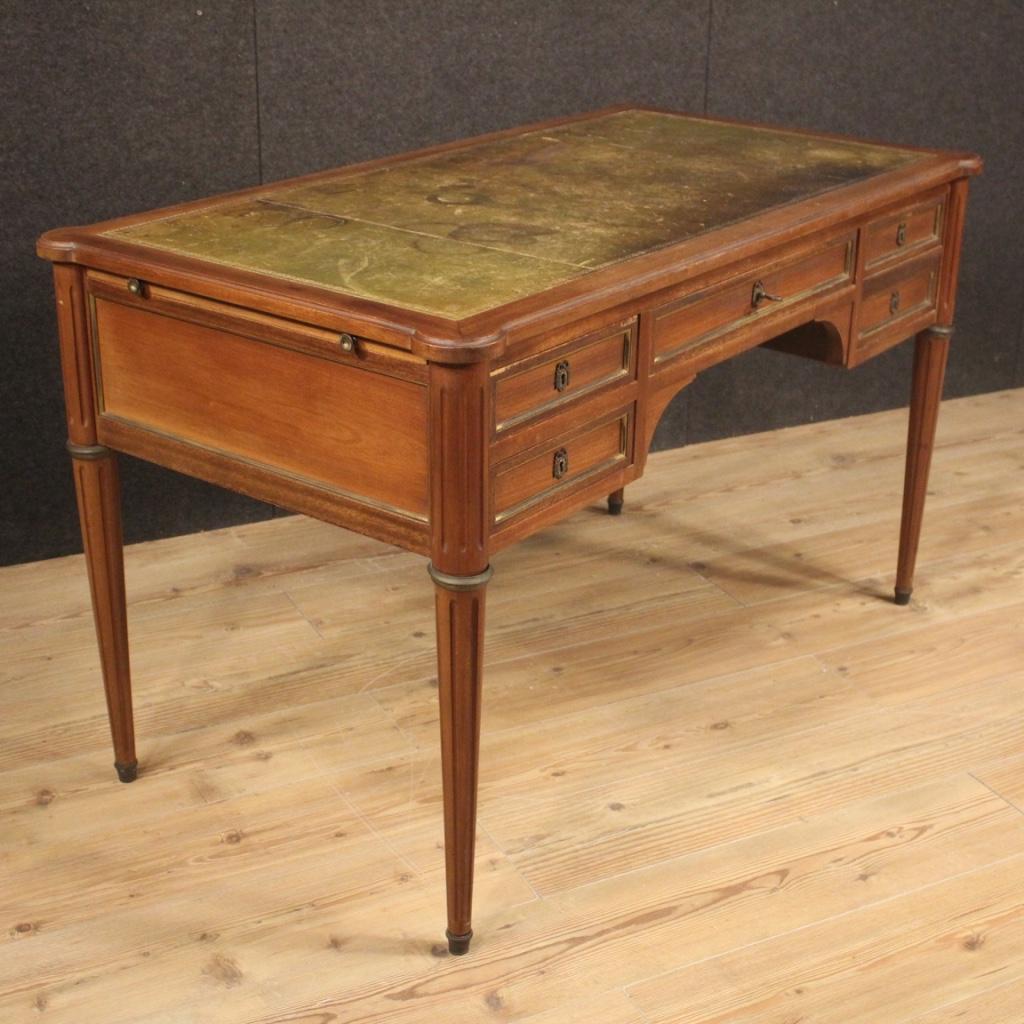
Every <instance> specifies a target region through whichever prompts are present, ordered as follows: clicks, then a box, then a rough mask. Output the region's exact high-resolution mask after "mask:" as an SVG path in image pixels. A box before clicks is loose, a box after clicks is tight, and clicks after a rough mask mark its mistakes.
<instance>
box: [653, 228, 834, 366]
mask: <svg viewBox="0 0 1024 1024" xmlns="http://www.w3.org/2000/svg"><path fill="white" fill-rule="evenodd" d="M853 242H854V236H853V235H852V234H850V235H844V236H842V237H840V238H838V239H833V240H832V241H831V242H830V243H828V244H826V245H825V246H824V247H823V248H818V249H815V250H813V251H811V252H804V253H803V254H801V255H794V256H792V257H789V258H787V257H785V256H781V257H780V258H779V259H777V260H773V261H772V262H771V263H770V264H768V265H767V266H766V267H765V269H763V270H759V271H758V270H755V271H751V272H750V273H747V274H743V275H741V276H739V277H736V278H733V279H731V280H730V281H727V282H725V283H724V284H718V285H714V286H712V287H710V288H705V289H701V290H700V291H698V292H697V293H696V294H693V295H687V296H686V297H685V298H682V299H679V300H677V301H675V302H672V303H669V304H668V305H665V306H662V307H661V308H660V309H657V310H655V311H654V314H653V319H654V362H655V365H656V366H657V365H658V364H659V363H662V362H665V361H667V360H670V359H676V358H677V357H679V356H683V355H687V354H696V353H698V352H701V353H703V352H704V351H705V349H706V348H707V347H708V346H712V345H717V343H718V341H719V339H720V338H722V337H723V336H725V335H727V334H731V333H732V332H733V331H737V330H739V329H740V328H743V327H751V326H754V325H758V326H764V327H765V328H766V329H767V328H768V325H769V324H770V323H772V322H773V321H774V320H776V319H782V317H783V316H784V315H787V314H788V311H789V310H790V309H791V308H792V307H793V306H794V305H796V304H797V303H799V302H801V301H803V300H807V299H810V298H811V297H812V296H818V295H821V294H823V293H825V292H830V291H833V290H834V289H836V288H838V287H840V286H842V285H843V284H847V283H849V282H851V281H852V280H853V251H854V245H853ZM762 333H763V332H762ZM731 354H734V353H732V352H723V353H722V357H723V358H725V357H726V356H727V355H731Z"/></svg>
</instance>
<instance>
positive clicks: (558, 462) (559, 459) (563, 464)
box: [551, 448, 569, 480]
mask: <svg viewBox="0 0 1024 1024" xmlns="http://www.w3.org/2000/svg"><path fill="white" fill-rule="evenodd" d="M568 472H569V453H568V452H567V451H566V450H565V449H564V448H559V449H558V451H557V452H555V458H554V461H553V463H552V465H551V475H552V476H553V477H554V478H555V479H556V480H561V479H562V477H563V476H565V474H566V473H568Z"/></svg>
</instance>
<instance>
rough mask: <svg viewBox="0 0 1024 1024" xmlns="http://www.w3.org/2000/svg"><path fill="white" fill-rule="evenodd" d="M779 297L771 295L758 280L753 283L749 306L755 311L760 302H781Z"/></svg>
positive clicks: (762, 282)
mask: <svg viewBox="0 0 1024 1024" xmlns="http://www.w3.org/2000/svg"><path fill="white" fill-rule="evenodd" d="M781 301H782V296H781V295H772V293H771V292H770V291H768V289H767V288H765V286H764V281H762V280H761V279H760V278H758V280H756V281H755V282H754V288H753V291H751V293H750V304H751V305H752V306H753V307H754V309H757V308H758V307H759V306H760V305H761V303H762V302H781Z"/></svg>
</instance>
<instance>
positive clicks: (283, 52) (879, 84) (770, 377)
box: [0, 0, 1024, 563]
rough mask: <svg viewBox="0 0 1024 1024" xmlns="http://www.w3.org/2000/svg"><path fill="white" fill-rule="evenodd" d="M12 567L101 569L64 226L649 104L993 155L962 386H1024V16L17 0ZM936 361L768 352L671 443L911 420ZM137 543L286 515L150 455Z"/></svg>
mask: <svg viewBox="0 0 1024 1024" xmlns="http://www.w3.org/2000/svg"><path fill="white" fill-rule="evenodd" d="M0 40H2V42H0V47H2V49H0V58H2V59H0V96H2V97H3V103H2V105H0V260H2V264H3V276H2V280H3V290H2V293H0V302H2V303H3V317H2V320H0V336H2V345H3V349H2V350H3V354H4V357H5V358H4V374H3V378H2V380H3V384H2V389H3V393H2V395H0V430H2V434H0V436H2V437H3V439H4V442H5V443H4V444H3V445H2V451H3V455H2V458H3V461H4V466H3V475H4V481H5V486H4V487H3V488H0V563H9V562H20V561H27V560H31V559H37V558H45V557H49V556H53V555H58V554H63V553H66V552H71V551H76V550H79V540H78V529H77V522H76V515H75V511H74V495H73V491H72V487H71V475H70V472H69V469H68V466H67V457H66V455H65V454H64V451H63V441H64V436H65V429H64V425H63V421H62V410H61V396H60V383H59V377H58V367H57V348H56V342H55V334H54V320H53V312H52V296H51V292H50V279H49V269H48V267H47V266H46V265H45V264H43V263H42V262H41V261H39V260H37V259H36V258H35V257H34V255H33V244H34V240H35V238H36V236H37V235H38V234H40V233H41V232H42V231H44V230H46V229H47V228H50V227H56V226H60V225H64V224H74V223H87V222H90V221H94V220H98V219H101V218H104V217H111V216H115V215H118V214H123V213H129V212H132V211H135V210H140V209H145V208H148V207H152V206H157V205H162V204H166V203H171V202H176V201H180V200H185V199H190V198H195V197H199V196H202V195H206V194H209V193H213V192H217V191H221V190H225V189H230V188H236V187H240V186H243V185H250V184H253V183H255V182H258V181H261V180H265V181H269V180H273V179H275V178H280V177H284V176H287V175H292V174H297V173H300V172H303V171H309V170H314V169H316V168H320V167H324V166H330V165H332V164H339V163H345V162H350V161H354V160H360V159H366V158H369V157H374V156H381V155H385V154H388V153H395V152H400V151H402V150H405V149H409V148H411V147H415V146H422V145H427V144H430V143H434V142H441V141H444V140H447V139H453V138H457V137H459V136H462V135H466V134H471V133H475V132H483V131H488V130H493V129H496V128H503V127H508V126H511V125H515V124H518V123H522V122H524V121H530V120H536V119H539V118H543V117H549V116H554V115H557V114H563V113H572V112H575V111H580V110H585V109H588V108H592V107H597V106H602V105H607V104H610V103H615V102H620V101H625V100H632V101H637V102H647V103H655V104H661V105H665V106H671V107H678V108H681V109H688V110H693V111H697V112H708V113H711V114H722V115H727V116H734V117H744V118H751V119H761V120H766V121H775V122H780V123H789V124H793V125H801V126H805V127H809V128H818V129H823V130H832V131H841V132H850V133H855V134H861V135H865V136H867V137H873V138H878V139H890V140H892V141H897V142H906V143H918V144H921V145H935V146H942V147H950V148H956V147H958V148H965V149H975V150H977V151H979V152H981V153H982V154H983V156H984V157H985V159H986V162H987V173H986V174H985V175H984V176H983V177H982V178H981V179H979V180H978V181H977V183H976V186H975V189H974V192H973V194H972V199H971V204H970V208H969V211H968V239H967V249H966V252H965V260H964V266H963V272H962V284H961V299H960V307H959V315H958V333H957V338H956V342H955V352H954V355H953V357H952V361H951V366H950V373H949V384H948V387H947V394H949V395H962V394H969V393H972V392H980V391H987V390H992V389H995V388H1001V387H1008V386H1011V385H1015V384H1016V385H1020V384H1024V290H1022V286H1021V284H1020V279H1019V277H1018V271H1017V268H1018V267H1020V266H1021V265H1024V216H1022V215H1024V191H1022V190H1021V189H1020V188H1019V186H1018V187H1016V188H1015V187H1013V185H1014V184H1015V183H1013V182H1012V178H1011V175H1012V174H1013V173H1014V171H1015V170H1016V169H1017V168H1018V167H1019V166H1021V163H1022V161H1024V118H1021V116H1020V103H1021V99H1020V98H1021V96H1022V95H1024V62H1022V61H1021V54H1022V53H1024V5H1022V4H1021V3H1020V2H1019V0H994V2H974V0H961V2H948V0H943V2H936V0H932V2H929V3H927V4H926V3H911V2H906V3H892V2H891V0H782V2H779V3H774V4H771V5H767V4H765V3H764V2H763V0H692V2H690V0H677V2H657V0H637V2H630V0H615V2H611V0H586V2H580V0H561V2H557V0H548V2H540V0H534V2H527V0H501V2H499V0H436V2H435V3H423V2H422V0H419V2H416V0H192V2H190V3H184V2H182V0H161V2H160V3H159V4H154V3H140V2H137V0H92V2H89V3H85V2H75V0H0ZM908 355H909V352H908V347H907V346H902V347H900V348H899V349H897V350H895V351H893V352H890V353H888V354H887V355H885V356H883V357H881V358H879V359H877V360H875V361H874V362H872V363H869V364H868V365H867V366H866V367H864V368H862V369H861V370H859V371H857V372H856V373H841V372H837V371H835V370H831V369H828V368H826V367H822V366H819V365H817V364H814V363H807V362H804V361H801V360H794V359H790V358H788V357H785V356H780V355H778V354H776V353H769V352H762V351H755V352H752V353H749V354H748V355H746V356H743V357H741V358H740V359H737V360H734V361H732V362H730V363H728V364H726V365H724V366H720V367H717V368H715V369H713V370H711V371H709V372H708V373H706V374H704V375H702V376H701V377H700V378H699V379H698V380H697V382H696V383H695V384H694V385H693V386H692V387H691V388H689V389H688V390H687V391H685V392H684V393H683V394H682V395H680V396H679V398H678V399H677V400H676V402H675V403H674V404H673V406H672V407H671V408H670V410H669V411H668V413H667V414H666V416H665V418H664V420H663V421H662V424H661V426H660V428H659V431H658V434H657V437H656V440H655V444H656V446H658V447H671V446H675V445H680V444H685V443H687V442H694V441H702V440H708V439H710V438H713V437H721V436H724V435H728V434H735V433H744V432H749V431H754V430H763V429H768V428H771V427H775V426H781V425H784V424H790V423H799V422H805V421H808V420H817V419H828V418H831V417H834V416H841V415H847V414H850V413H856V412H866V411H869V410H874V409H881V408H888V407H892V406H897V405H902V404H903V403H904V402H905V400H906V392H907V383H908V374H909V360H908ZM124 462H125V473H124V477H125V526H126V535H127V538H128V539H129V540H140V539H143V538H149V537H158V536H166V535H169V534H174V533H184V532H189V531H192V530H198V529H205V528H211V527H215V526H221V525H225V524H228V523H235V522H241V521H244V520H252V519H259V518H264V517H267V516H270V515H273V514H274V510H272V509H270V508H269V507H267V506H264V505H260V504H258V503H256V502H252V501H249V500H247V499H245V498H241V497H239V496H237V495H233V494H229V493H228V492H225V491H220V490H217V489H215V488H211V487H208V486H206V485H204V484H200V483H198V482H197V481H192V480H188V479H186V478H184V477H180V476H177V475H175V474H172V473H170V472H167V471H164V470H160V469H158V468H156V467H153V466H147V465H145V464H143V463H139V462H135V461H134V460H129V459H125V460H124Z"/></svg>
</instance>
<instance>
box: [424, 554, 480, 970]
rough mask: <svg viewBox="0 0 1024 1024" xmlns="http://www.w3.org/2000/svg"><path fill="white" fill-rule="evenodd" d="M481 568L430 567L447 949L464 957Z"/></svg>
mask: <svg viewBox="0 0 1024 1024" xmlns="http://www.w3.org/2000/svg"><path fill="white" fill-rule="evenodd" d="M491 571H492V570H491V569H490V568H489V567H488V568H487V569H485V570H484V571H483V572H482V573H478V574H477V575H475V576H449V575H447V574H445V573H442V572H440V571H438V570H437V569H435V568H434V566H430V575H431V578H432V579H433V580H434V589H435V600H436V605H437V666H438V689H439V693H440V704H441V774H442V780H443V785H444V854H445V873H446V877H447V882H448V930H447V933H446V934H447V936H448V948H449V950H450V951H451V952H452V953H454V954H455V955H456V956H460V955H462V954H463V953H467V952H468V951H469V940H470V939H471V938H472V937H473V928H472V906H473V857H474V849H475V844H476V790H477V767H478V764H479V760H480V698H481V681H482V677H483V651H484V598H485V596H486V593H487V581H488V580H489V579H490V577H491Z"/></svg>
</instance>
